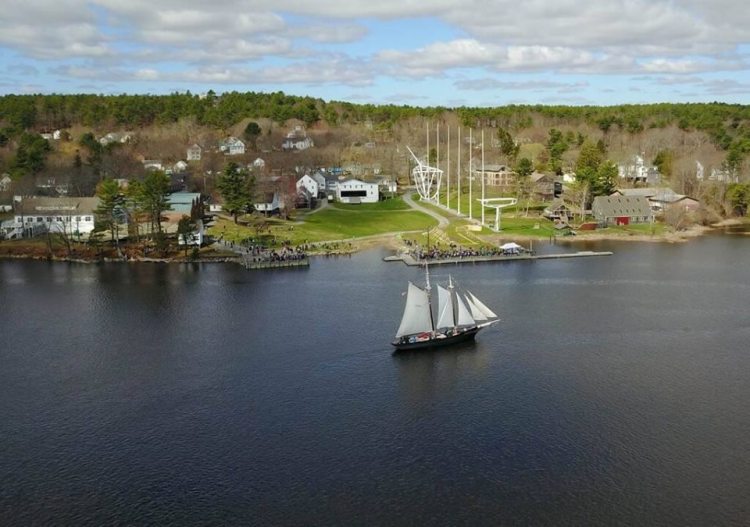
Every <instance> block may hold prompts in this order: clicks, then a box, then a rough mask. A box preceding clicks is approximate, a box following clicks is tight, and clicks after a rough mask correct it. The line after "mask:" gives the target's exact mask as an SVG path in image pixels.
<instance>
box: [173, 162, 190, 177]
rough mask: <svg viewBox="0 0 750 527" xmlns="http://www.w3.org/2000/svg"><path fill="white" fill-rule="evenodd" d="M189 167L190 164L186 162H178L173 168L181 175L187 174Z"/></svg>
mask: <svg viewBox="0 0 750 527" xmlns="http://www.w3.org/2000/svg"><path fill="white" fill-rule="evenodd" d="M187 167H188V164H187V163H186V162H185V161H177V163H175V164H174V165H173V166H172V170H174V171H175V172H176V173H178V174H179V173H181V172H185V171H186V170H187Z"/></svg>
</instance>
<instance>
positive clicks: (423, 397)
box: [0, 236, 750, 525]
mask: <svg viewBox="0 0 750 527" xmlns="http://www.w3.org/2000/svg"><path fill="white" fill-rule="evenodd" d="M586 248H588V249H612V250H614V251H615V255H614V256H611V257H601V258H588V259H580V260H565V261H539V262H516V263H510V264H482V265H474V266H471V265H469V266H460V267H451V268H436V269H435V272H434V275H433V278H438V279H439V278H447V273H448V272H449V271H450V272H451V273H452V275H453V277H454V278H455V279H457V280H458V281H459V283H460V284H461V285H463V286H464V287H467V288H469V289H471V290H472V291H473V292H474V293H475V294H477V295H478V296H479V297H480V298H481V299H482V300H483V301H485V303H487V304H488V305H489V306H491V307H493V308H497V311H498V312H499V313H501V316H502V317H503V322H502V323H501V324H500V325H499V327H495V328H492V329H490V330H486V331H483V332H482V333H480V334H479V336H478V339H477V342H476V343H475V344H468V345H464V346H462V347H459V348H456V349H451V350H444V351H440V352H434V353H430V352H422V353H417V354H410V355H400V356H393V355H392V354H391V349H390V346H389V340H390V339H391V337H392V335H393V333H394V332H395V329H396V327H397V326H398V322H399V319H400V316H401V311H402V307H403V301H404V298H403V297H402V296H401V292H402V291H404V290H405V286H406V282H407V280H413V281H417V282H421V281H422V276H421V272H420V270H418V269H415V268H408V267H406V266H404V265H402V264H396V263H383V262H382V261H381V257H382V256H383V255H384V254H385V253H384V252H381V251H377V250H376V251H371V252H366V253H363V254H359V255H356V256H354V257H352V258H351V259H349V258H345V259H338V260H336V259H330V260H315V261H314V262H313V263H312V266H311V268H310V269H308V270H287V271H272V272H248V271H245V270H243V269H242V268H239V267H235V266H232V265H146V264H143V265H117V264H111V265H102V266H94V265H91V266H89V265H67V264H59V263H56V264H48V263H41V262H17V261H13V262H8V261H5V262H0V308H1V309H2V316H0V336H1V338H2V340H1V342H0V523H2V524H3V525H31V524H35V525H50V524H55V525H66V524H67V525H102V524H174V525H187V524H223V523H231V524H244V525H423V524H432V525H498V524H527V525H541V524H551V525H560V524H573V525H612V524H629V525H742V524H745V525H747V524H748V522H750V397H749V396H750V350H749V348H750V344H749V342H750V317H748V302H749V301H750V266H748V261H750V238H747V237H742V236H709V237H705V238H703V239H700V240H696V241H693V242H690V243H687V244H679V245H666V244H648V243H645V244H599V245H592V246H589V247H586ZM540 249H542V250H545V249H546V248H544V247H541V248H540Z"/></svg>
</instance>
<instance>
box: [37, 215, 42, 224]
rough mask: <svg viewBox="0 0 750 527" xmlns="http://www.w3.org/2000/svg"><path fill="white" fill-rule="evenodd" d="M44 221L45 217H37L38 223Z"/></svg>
mask: <svg viewBox="0 0 750 527" xmlns="http://www.w3.org/2000/svg"><path fill="white" fill-rule="evenodd" d="M43 221H44V218H42V217H41V216H39V217H38V218H37V219H36V222H37V223H42V222H43Z"/></svg>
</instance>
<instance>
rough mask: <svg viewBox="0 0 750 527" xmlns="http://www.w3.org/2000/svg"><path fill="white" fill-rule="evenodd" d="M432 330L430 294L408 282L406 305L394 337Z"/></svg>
mask: <svg viewBox="0 0 750 527" xmlns="http://www.w3.org/2000/svg"><path fill="white" fill-rule="evenodd" d="M426 331H432V318H431V316H430V296H429V295H428V294H427V291H425V290H423V289H420V288H419V287H417V286H415V285H414V284H412V283H411V282H409V290H408V291H407V293H406V307H405V308H404V316H403V317H402V318H401V325H400V326H399V327H398V332H397V333H396V337H403V336H404V335H413V334H415V333H423V332H426Z"/></svg>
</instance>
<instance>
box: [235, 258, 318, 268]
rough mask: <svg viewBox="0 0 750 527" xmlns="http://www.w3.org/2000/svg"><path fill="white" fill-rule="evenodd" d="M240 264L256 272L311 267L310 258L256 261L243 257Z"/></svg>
mask: <svg viewBox="0 0 750 527" xmlns="http://www.w3.org/2000/svg"><path fill="white" fill-rule="evenodd" d="M240 263H242V265H243V266H244V267H245V269H250V270H256V269H286V268H289V267H310V259H309V258H307V257H306V258H301V259H299V260H266V259H254V258H253V257H252V256H246V255H245V256H242V258H241V259H240Z"/></svg>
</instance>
